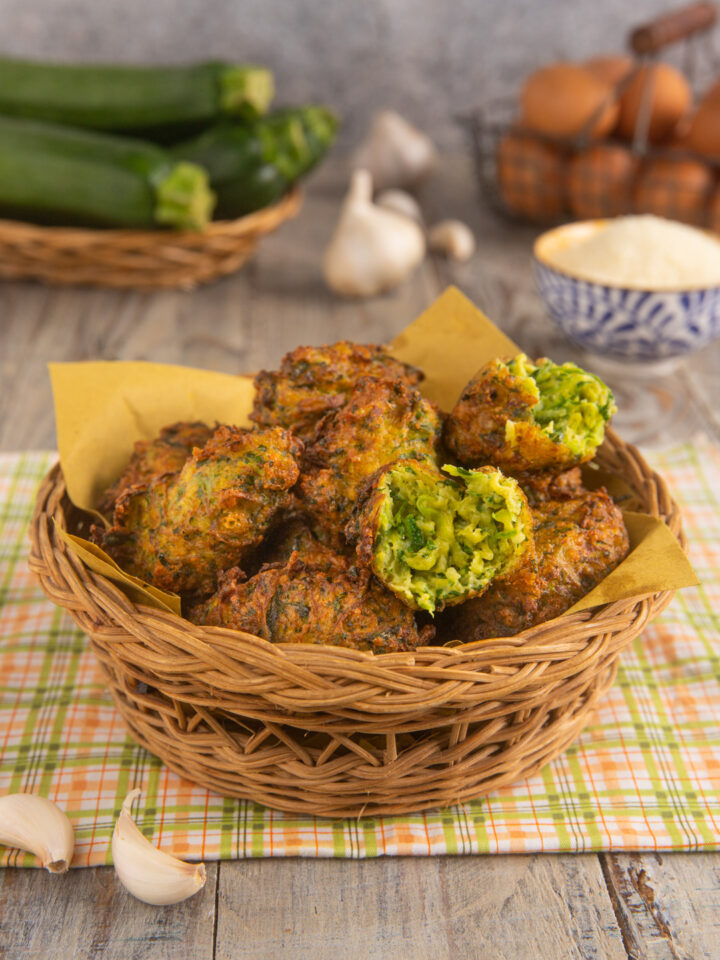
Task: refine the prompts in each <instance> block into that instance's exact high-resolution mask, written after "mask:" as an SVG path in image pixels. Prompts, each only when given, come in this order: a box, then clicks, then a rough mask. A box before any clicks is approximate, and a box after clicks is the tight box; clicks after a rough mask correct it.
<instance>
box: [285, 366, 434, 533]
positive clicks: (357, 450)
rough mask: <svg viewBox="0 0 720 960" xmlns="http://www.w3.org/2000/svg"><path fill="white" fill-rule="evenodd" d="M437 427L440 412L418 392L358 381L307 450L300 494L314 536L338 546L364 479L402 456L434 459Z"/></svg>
mask: <svg viewBox="0 0 720 960" xmlns="http://www.w3.org/2000/svg"><path fill="white" fill-rule="evenodd" d="M441 431H442V420H441V415H440V412H439V410H438V409H437V407H436V406H435V405H434V404H433V403H431V402H430V401H429V400H426V399H425V398H424V397H423V396H422V395H421V394H420V393H419V391H417V390H414V389H413V388H412V387H408V386H407V385H406V384H404V383H402V382H401V381H398V380H393V381H390V380H375V379H373V378H370V377H368V378H366V379H364V380H361V381H360V382H359V383H358V384H357V386H356V387H355V389H354V390H353V392H352V393H351V394H350V396H349V397H348V400H347V403H346V404H345V406H344V407H342V408H341V409H340V410H336V411H335V412H333V413H330V414H328V415H327V417H326V418H325V419H324V420H323V421H322V423H321V424H320V425H319V427H318V432H317V435H316V438H315V441H314V442H313V443H312V444H310V445H309V446H308V448H307V450H306V456H305V466H304V468H303V474H302V476H301V478H300V482H299V484H298V497H299V500H300V502H301V504H302V505H303V507H304V508H305V510H306V512H307V514H308V517H309V519H310V524H311V526H312V529H313V532H314V533H315V534H316V536H318V537H319V538H320V539H321V540H323V541H325V542H327V543H330V544H331V545H332V546H334V547H335V549H342V546H343V544H344V543H345V537H344V533H343V531H344V528H345V524H346V523H347V521H348V520H349V519H350V515H351V513H352V511H353V508H354V506H355V503H356V501H357V498H358V495H359V493H360V490H361V488H362V486H363V484H364V483H365V480H366V479H367V478H368V477H369V476H370V475H371V474H373V473H375V471H376V470H377V469H379V468H380V467H382V466H383V465H384V464H386V463H390V462H391V461H394V460H398V459H400V458H405V457H409V458H413V459H418V458H419V459H422V458H423V457H427V458H429V459H431V460H433V461H434V460H435V459H436V457H437V453H438V447H439V443H440V434H441Z"/></svg>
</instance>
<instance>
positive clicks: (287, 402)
mask: <svg viewBox="0 0 720 960" xmlns="http://www.w3.org/2000/svg"><path fill="white" fill-rule="evenodd" d="M363 377H378V378H381V379H384V380H402V381H403V383H406V384H408V386H415V385H416V384H418V383H420V381H421V380H422V379H423V373H422V371H420V370H418V369H417V368H415V367H411V366H410V365H409V364H407V363H402V362H401V361H400V360H396V359H395V358H394V357H391V356H390V355H389V354H388V353H386V352H385V351H384V350H383V348H382V347H378V346H374V345H373V344H368V345H363V344H359V343H351V342H350V341H349V340H341V341H340V342H339V343H334V344H332V345H329V346H325V347H298V348H297V349H296V350H293V351H292V353H288V354H287V355H286V356H285V357H283V359H282V362H281V364H280V369H279V370H277V371H274V370H262V371H261V372H260V373H259V374H258V375H257V376H256V377H255V389H256V395H255V405H254V407H253V412H252V413H251V415H250V419H251V420H253V421H254V422H255V423H257V424H260V425H261V426H265V427H273V426H277V427H285V428H286V429H288V430H292V431H293V432H294V433H296V434H297V435H298V436H300V437H302V438H303V439H304V440H307V439H310V438H311V437H312V436H313V433H314V430H315V426H316V424H317V423H318V421H319V420H320V419H321V418H322V417H323V416H324V415H325V414H326V413H327V412H328V411H329V410H335V409H337V408H338V407H341V406H342V405H343V404H344V403H345V401H346V399H347V395H348V394H349V393H350V392H351V391H352V390H353V388H354V387H355V385H356V384H357V382H358V380H360V379H362V378H363Z"/></svg>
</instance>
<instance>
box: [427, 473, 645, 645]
mask: <svg viewBox="0 0 720 960" xmlns="http://www.w3.org/2000/svg"><path fill="white" fill-rule="evenodd" d="M532 513H533V521H534V524H533V527H534V538H535V555H534V558H533V559H529V560H528V562H526V563H523V564H522V566H521V567H519V568H518V569H517V570H516V571H515V572H514V573H512V574H510V576H508V577H506V578H504V579H502V580H498V581H495V582H494V583H493V584H491V585H490V587H489V589H488V590H487V592H486V593H484V594H483V595H482V596H481V597H479V598H478V599H477V600H469V601H468V602H467V603H465V604H463V605H462V606H460V607H454V608H452V609H451V610H448V611H447V612H446V613H445V614H443V621H442V633H443V639H445V640H451V639H454V640H460V641H461V642H463V643H469V642H470V641H473V640H484V639H487V638H488V637H508V636H512V635H513V634H516V633H519V632H520V631H521V630H526V629H527V628H528V627H533V626H535V625H536V624H538V623H544V622H545V621H546V620H552V619H553V617H558V616H560V614H561V613H564V611H565V610H567V609H568V608H569V607H571V606H572V605H573V604H574V603H576V602H577V601H578V600H579V599H580V598H581V597H584V596H585V594H586V593H588V592H589V591H590V590H591V589H592V588H593V587H594V586H596V585H597V584H598V583H600V581H601V580H603V579H604V578H605V577H606V576H607V575H608V574H609V573H610V571H611V570H614V569H615V567H616V566H617V565H618V564H619V563H620V561H621V560H623V559H624V558H625V557H626V556H627V553H628V550H629V542H628V535H627V531H626V529H625V524H624V522H623V517H622V513H621V511H620V510H619V508H618V507H617V506H616V505H615V503H614V502H613V501H612V499H611V498H610V497H609V496H608V494H607V492H606V491H605V490H604V489H602V488H601V489H599V490H594V491H592V492H585V493H583V494H582V495H581V496H578V497H575V498H574V499H568V500H550V501H547V502H545V503H541V504H538V506H536V507H535V508H534V509H533V511H532Z"/></svg>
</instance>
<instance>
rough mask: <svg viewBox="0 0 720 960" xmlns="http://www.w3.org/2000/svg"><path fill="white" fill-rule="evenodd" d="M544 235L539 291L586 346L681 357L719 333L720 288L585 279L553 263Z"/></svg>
mask: <svg viewBox="0 0 720 960" xmlns="http://www.w3.org/2000/svg"><path fill="white" fill-rule="evenodd" d="M573 226H579V225H573ZM563 229H564V228H562V227H561V228H558V230H557V231H550V233H556V232H559V231H561V230H563ZM545 238H547V239H550V237H549V234H544V235H543V236H542V237H540V238H539V240H538V241H537V242H536V245H535V258H534V268H535V279H536V282H537V286H538V289H539V291H540V294H541V296H542V298H543V300H544V301H545V304H546V306H547V309H548V311H549V313H550V316H551V317H552V318H553V320H554V321H555V322H556V323H557V325H558V326H559V327H560V329H561V330H562V331H563V332H564V333H565V334H566V335H567V336H568V337H569V338H570V339H571V340H573V341H574V342H575V343H576V344H578V345H579V346H581V347H583V348H584V349H585V350H588V351H591V352H593V353H597V354H601V355H604V356H608V357H614V358H616V359H619V360H624V361H630V362H632V361H635V362H638V361H640V362H647V361H650V362H653V361H661V360H668V359H671V358H675V357H682V356H684V355H686V354H688V353H691V352H693V351H695V350H699V349H701V348H702V347H705V346H707V345H708V344H709V343H711V342H712V341H713V340H715V339H716V338H717V337H719V336H720V287H709V288H706V289H702V290H691V291H668V292H665V291H656V292H652V291H645V290H631V289H627V288H624V287H611V286H605V285H603V284H601V283H593V282H591V281H589V280H582V279H580V278H578V277H574V276H571V275H570V274H567V273H563V272H561V271H559V270H555V269H554V268H553V267H551V266H549V265H548V263H547V261H546V260H545V256H546V249H547V247H546V246H545V247H544V245H543V244H542V243H541V241H543V240H544V239H545ZM538 248H540V251H539V249H538Z"/></svg>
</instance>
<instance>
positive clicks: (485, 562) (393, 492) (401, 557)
mask: <svg viewBox="0 0 720 960" xmlns="http://www.w3.org/2000/svg"><path fill="white" fill-rule="evenodd" d="M443 470H444V471H445V474H449V476H446V475H445V474H443V473H442V472H441V471H440V470H438V468H437V467H435V466H434V465H433V464H431V463H428V462H427V461H419V460H401V461H398V462H397V463H393V464H388V465H387V466H386V467H384V468H383V469H382V470H379V471H378V472H377V474H376V475H375V477H374V478H373V479H372V481H371V482H370V483H369V484H368V486H367V488H366V490H365V491H364V496H363V499H362V500H361V501H360V503H359V504H358V507H357V509H356V512H355V514H354V516H353V519H352V520H351V521H350V523H349V524H348V527H347V535H348V539H350V540H352V541H354V542H355V543H356V545H357V555H358V559H359V560H360V562H361V563H363V564H365V565H367V566H368V567H369V568H370V569H371V570H372V571H373V573H374V574H375V575H376V576H377V577H378V579H380V580H381V581H382V582H383V583H384V584H385V585H386V586H387V587H388V589H390V590H392V592H393V593H394V594H395V595H396V596H397V597H399V598H400V599H401V600H402V601H403V602H404V603H406V604H408V606H411V607H413V608H415V609H418V610H427V611H428V612H429V613H431V614H432V613H434V612H435V611H436V610H442V609H443V608H444V607H446V606H450V605H453V604H456V603H462V602H463V601H465V600H467V599H468V598H470V597H474V596H477V595H478V594H480V593H482V592H483V591H484V590H486V589H487V587H488V585H489V584H490V582H491V581H492V579H493V578H494V577H496V576H502V575H505V574H507V573H509V572H510V571H511V570H512V569H513V568H514V567H515V566H516V565H517V564H518V563H519V562H520V560H521V558H522V556H523V554H524V553H525V551H526V550H527V549H528V547H529V546H530V543H531V538H532V533H531V527H532V521H531V518H530V511H529V508H528V504H527V500H526V498H525V495H524V494H523V492H522V490H521V489H520V486H519V485H518V483H517V482H516V481H515V480H513V479H512V478H510V477H505V476H503V474H502V473H501V472H500V471H499V470H496V469H494V468H492V467H481V468H480V469H478V470H465V469H463V468H462V467H453V466H445V467H443ZM451 477H452V478H456V479H451Z"/></svg>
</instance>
